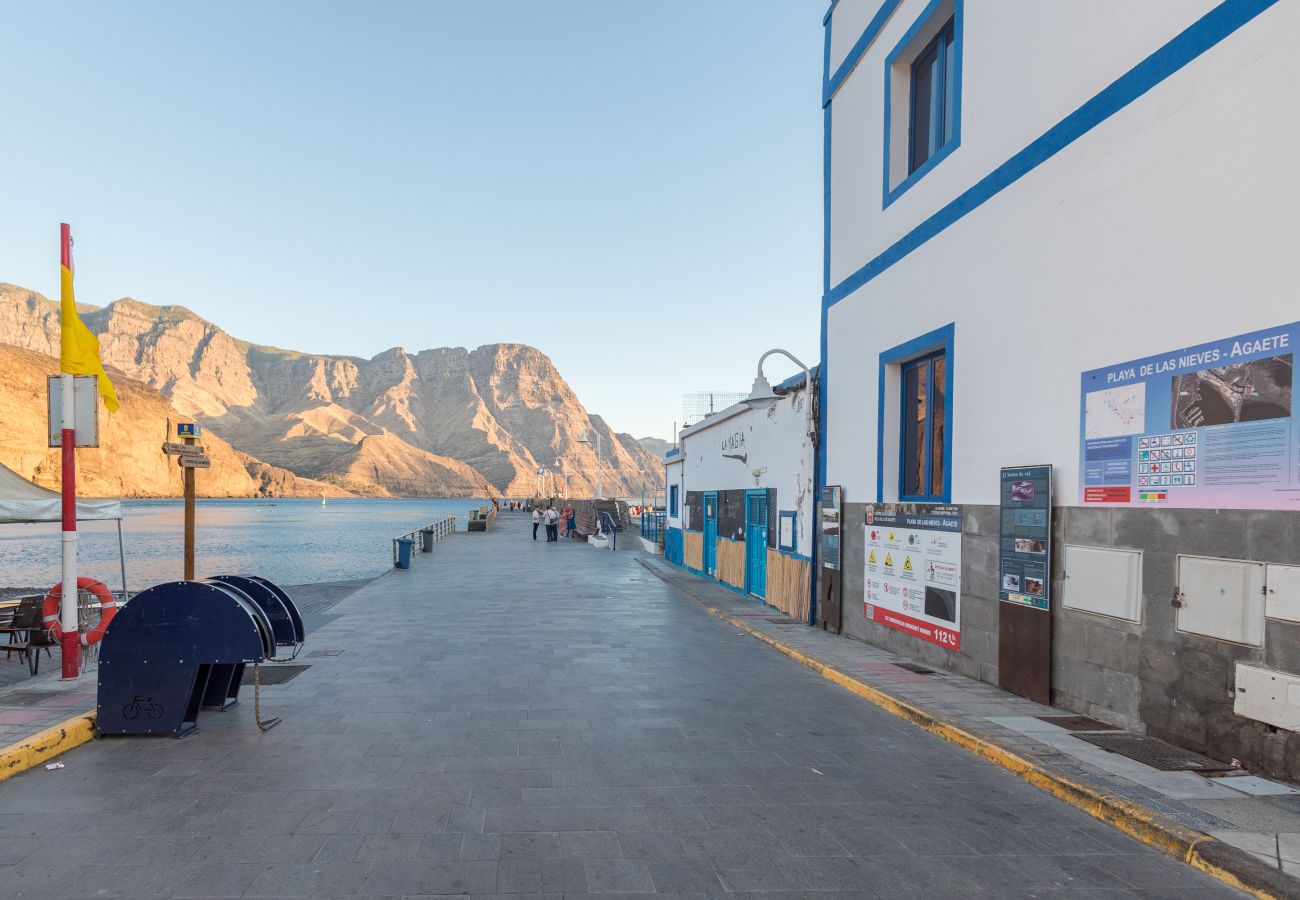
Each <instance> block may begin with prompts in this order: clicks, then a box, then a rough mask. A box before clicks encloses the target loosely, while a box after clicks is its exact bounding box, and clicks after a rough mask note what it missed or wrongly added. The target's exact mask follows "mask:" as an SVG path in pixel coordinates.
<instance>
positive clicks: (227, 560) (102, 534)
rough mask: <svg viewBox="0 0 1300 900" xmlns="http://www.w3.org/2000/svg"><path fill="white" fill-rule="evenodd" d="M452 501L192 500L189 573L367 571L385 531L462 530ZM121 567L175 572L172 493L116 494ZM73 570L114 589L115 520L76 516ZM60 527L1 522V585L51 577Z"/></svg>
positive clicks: (138, 572)
mask: <svg viewBox="0 0 1300 900" xmlns="http://www.w3.org/2000/svg"><path fill="white" fill-rule="evenodd" d="M483 502H485V501H482V500H474V499H455V500H361V499H338V500H329V501H328V503H327V505H326V506H323V507H322V506H321V504H320V500H319V499H315V500H312V499H301V500H199V501H198V506H197V510H196V513H195V522H196V525H195V535H196V539H195V540H196V545H197V554H196V563H195V574H196V575H198V576H199V577H203V576H205V575H218V574H223V573H231V572H243V573H249V574H253V575H261V576H263V577H265V578H269V579H271V580H272V581H278V582H281V583H283V584H304V583H307V582H313V581H344V580H351V579H355V578H372V577H374V576H376V575H379V574H381V573H383V572H384V571H385V570H387V569H388V568H390V567H391V566H392V539H393V538H395V537H397V536H398V535H400V534H403V533H405V532H408V531H413V530H414V529H416V528H419V527H421V526H423V525H427V524H429V523H430V522H434V521H437V520H438V519H441V518H444V517H446V516H456V527H457V529H458V530H461V531H463V530H464V529H465V519H466V517H467V514H468V511H469V510H470V509H476V508H477V507H478V506H479V505H480V504H481V503H483ZM122 507H123V515H124V517H125V518H124V521H123V523H122V529H123V540H124V542H125V544H126V575H127V581H128V583H129V584H130V585H131V587H132V588H137V587H145V586H148V585H150V584H156V583H158V582H160V581H170V580H174V579H179V578H180V577H181V575H182V574H183V570H182V560H181V550H182V532H181V528H182V523H183V507H182V504H181V501H180V500H128V501H124V502H123V503H122ZM80 528H81V539H80V542H79V543H80V548H79V551H78V558H79V560H80V572H81V574H83V575H90V576H93V577H95V578H98V579H99V580H100V581H103V582H104V583H106V584H108V585H109V586H110V587H113V588H116V587H118V586H120V584H121V575H120V573H119V569H118V553H117V523H116V522H83V523H81V525H80ZM59 552H60V551H59V526H58V525H57V524H43V525H0V588H4V587H48V586H49V585H52V584H54V583H55V582H56V581H58V580H59Z"/></svg>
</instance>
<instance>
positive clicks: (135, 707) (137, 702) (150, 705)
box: [122, 694, 163, 719]
mask: <svg viewBox="0 0 1300 900" xmlns="http://www.w3.org/2000/svg"><path fill="white" fill-rule="evenodd" d="M142 712H143V713H144V714H145V715H146V716H148V717H149V718H151V719H161V718H162V714H163V708H162V704H159V703H154V702H153V697H143V698H142V697H141V696H140V695H139V694H136V695H135V699H134V700H132V701H131V702H130V703H128V704H127V705H126V706H124V707H122V718H124V719H134V718H137V717H138V716H139V715H140V713H142Z"/></svg>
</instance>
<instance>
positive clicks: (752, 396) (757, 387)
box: [740, 348, 817, 443]
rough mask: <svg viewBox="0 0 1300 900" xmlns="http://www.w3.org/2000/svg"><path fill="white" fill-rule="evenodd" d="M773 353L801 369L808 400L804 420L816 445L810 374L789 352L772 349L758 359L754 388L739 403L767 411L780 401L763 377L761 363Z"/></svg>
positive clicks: (809, 435)
mask: <svg viewBox="0 0 1300 900" xmlns="http://www.w3.org/2000/svg"><path fill="white" fill-rule="evenodd" d="M774 353H779V354H781V355H782V356H784V357H786V358H787V359H789V360H790V361H791V362H792V363H794V364H795V365H796V366H798V367H799V368H801V369H803V377H804V387H805V389H806V390H807V391H808V399H807V401H806V402H805V405H804V418H805V420H806V424H807V430H808V437H809V438H811V439H812V441H813V443H816V442H817V432H816V430H815V429H814V428H813V420H812V372H811V371H809V369H808V367H807V366H806V365H804V364H803V362H802V361H801V360H800V359H799V358H798V357H796V356H795V355H794V354H793V353H791V352H790V351H789V350H781V349H780V348H773V349H771V350H769V351H767V352H766V353H764V354H763V355H762V356H760V357H759V358H758V375H757V376H756V377H755V378H754V387H753V388H752V389H751V390H750V392H749V396H748V397H746V398H745V399H744V400H742V401H740V402H741V403H744V404H745V405H746V406H748V407H749V408H750V409H768V408H770V407H771V406H772V404H773V403H775V402H776V401H777V400H779V399H780V398H779V397H778V396H777V394H776V392H775V391H773V390H772V385H771V383H770V382H768V380H767V377H766V376H764V375H763V363H765V362H766V361H767V358H768V357H769V356H771V355H772V354H774Z"/></svg>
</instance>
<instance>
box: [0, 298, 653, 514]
mask: <svg viewBox="0 0 1300 900" xmlns="http://www.w3.org/2000/svg"><path fill="white" fill-rule="evenodd" d="M82 309H83V311H82V318H83V319H84V320H85V322H86V324H87V325H88V326H89V327H90V329H91V330H92V331H94V332H95V333H96V334H98V335H99V338H100V346H101V350H102V353H103V357H104V361H105V364H106V365H109V366H113V367H116V368H118V369H121V370H122V371H124V372H125V373H127V374H128V375H130V376H132V377H133V378H137V379H139V380H140V381H143V382H145V383H146V384H148V385H151V386H153V387H154V388H156V389H157V390H159V391H161V392H162V393H163V394H164V395H165V396H166V397H167V398H168V399H169V400H170V401H171V403H172V405H173V406H175V407H176V409H177V410H179V412H180V413H182V414H184V415H189V416H193V417H195V418H196V419H198V420H199V421H200V422H202V423H204V425H205V426H207V427H208V428H209V429H211V431H212V432H214V433H215V434H218V435H220V436H221V437H222V438H224V439H225V440H227V441H229V442H230V444H231V446H233V447H235V448H236V449H238V450H240V451H243V452H244V453H247V454H251V455H252V456H254V457H256V458H257V459H258V460H260V461H262V462H263V463H267V464H271V465H273V466H279V467H281V468H283V469H287V470H291V472H293V473H297V474H298V475H299V476H306V477H310V478H316V479H328V480H330V481H333V482H335V483H339V484H349V485H371V486H374V487H375V489H376V493H390V494H396V495H402V496H420V495H422V496H457V495H481V494H482V493H483V484H484V482H486V483H489V484H491V485H492V487H494V488H495V489H496V490H498V491H500V492H502V493H505V494H508V495H517V496H520V495H531V494H532V493H533V492H534V490H535V489H537V488H538V486H539V482H540V480H541V479H539V476H538V474H537V471H538V469H539V468H541V467H543V466H545V467H546V468H547V469H549V470H551V471H553V472H555V473H556V474H555V476H554V478H555V483H557V484H558V483H559V481H560V479H561V474H560V473H561V472H563V473H564V474H567V476H568V484H569V490H570V493H571V494H574V495H579V496H581V495H584V494H586V495H591V494H592V493H594V491H595V485H596V454H595V444H594V441H593V443H591V444H584V443H580V442H579V438H580V437H582V435H583V434H584V433H585V432H592V433H595V434H599V435H600V438H601V444H602V450H603V456H602V467H601V468H602V477H601V481H602V484H603V487H604V491H605V493H606V494H610V495H614V494H635V493H639V492H640V491H641V489H642V487H643V486H653V485H657V484H658V483H659V482H660V481H661V480H662V471H661V469H660V466H659V464H658V462H657V460H656V459H655V458H654V457H653V456H652V455H651V454H649V453H647V452H646V450H645V449H644V448H643V447H642V446H641V445H640V443H638V442H637V441H636V440H635V439H634V438H631V437H630V436H628V435H621V434H615V433H614V432H613V431H611V430H610V428H609V427H608V426H607V425H606V424H605V422H604V421H603V420H602V419H601V418H600V417H598V416H592V415H590V414H589V413H588V412H587V411H586V410H585V409H584V408H583V406H582V404H581V402H580V401H579V400H578V398H577V396H576V395H575V394H574V393H573V390H572V389H571V388H570V387H569V385H568V384H567V383H566V382H565V381H564V379H563V378H562V377H561V376H560V374H559V372H558V371H556V369H555V367H554V365H552V363H551V361H550V359H549V358H547V357H546V356H545V355H544V354H543V353H541V352H539V351H538V350H535V349H533V348H532V347H527V346H523V345H519V344H492V345H488V346H484V347H479V348H478V349H476V350H473V351H467V350H465V349H463V348H442V349H434V350H424V351H421V352H418V353H415V354H409V353H407V352H406V351H405V350H403V349H401V348H394V349H392V350H388V351H385V352H384V353H381V354H379V355H377V356H375V357H374V358H373V359H369V360H365V359H360V358H355V357H338V356H314V355H310V354H303V353H297V352H294V351H288V350H280V349H277V348H274V347H260V346H255V345H250V344H247V343H244V342H242V341H239V340H236V339H235V338H232V337H231V336H230V335H228V334H226V333H225V332H224V331H222V330H221V329H220V328H218V327H217V326H215V325H213V324H211V323H210V322H206V321H205V320H203V319H201V318H199V317H198V316H196V315H194V314H193V313H192V312H190V311H189V310H187V309H184V308H183V307H176V306H164V307H157V306H151V305H149V304H145V303H140V302H138V301H135V300H131V299H122V300H118V301H116V302H114V303H112V304H110V305H109V306H107V307H104V308H102V309H98V308H94V307H83V308H82ZM57 312H58V308H57V304H55V303H53V302H52V301H50V300H47V299H46V298H44V297H42V296H40V295H39V294H36V293H34V292H32V291H27V290H24V289H22V288H18V287H15V286H13V285H5V284H0V343H9V344H15V345H17V346H20V347H24V348H27V349H29V350H35V351H38V352H41V353H53V352H57V346H58V316H57ZM42 420H43V417H42ZM40 427H41V428H43V425H41V426H40ZM545 480H546V488H545V490H547V491H549V489H550V485H551V483H552V476H550V475H548V476H547V477H546V479H545Z"/></svg>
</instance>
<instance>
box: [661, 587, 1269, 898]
mask: <svg viewBox="0 0 1300 900" xmlns="http://www.w3.org/2000/svg"><path fill="white" fill-rule="evenodd" d="M647 568H649V567H647ZM651 571H654V570H653V569H652V570H651ZM672 587H674V588H675V589H678V590H679V592H680V593H682V594H684V595H685V596H687V597H689V598H690V599H691V600H693V601H694V602H695V603H697V604H698V605H699V606H702V607H703V608H704V609H705V611H707V612H708V613H709V615H711V616H714V617H715V618H718V619H721V620H722V621H724V622H726V623H727V624H729V625H732V626H735V627H736V628H738V629H740V630H741V631H743V632H745V633H746V634H748V635H750V636H751V637H755V638H757V639H758V640H760V641H762V642H763V643H765V644H767V645H768V646H770V647H772V648H773V649H775V650H777V651H779V652H781V653H784V654H785V655H786V656H788V657H790V658H791V659H793V660H794V661H795V662H797V663H799V664H800V665H802V666H804V667H806V668H808V669H811V670H812V671H814V672H816V673H817V674H818V675H821V676H822V677H823V678H825V679H826V680H828V681H831V682H834V683H835V684H838V685H839V686H840V687H842V688H844V689H845V690H847V691H850V692H851V693H853V694H855V695H857V696H858V697H861V698H862V699H863V700H866V701H867V702H869V703H872V704H874V705H876V706H878V707H880V708H881V709H883V710H885V711H886V712H889V713H892V714H893V715H895V716H898V717H899V718H901V719H905V720H907V721H908V722H911V723H912V724H913V725H916V726H917V727H918V728H922V729H924V730H926V731H928V732H930V733H931V734H934V735H937V736H938V737H941V738H943V739H944V740H946V741H949V742H951V743H954V744H956V745H957V746H959V747H962V748H964V749H965V750H968V751H970V752H971V753H974V754H975V755H977V756H979V757H981V758H983V759H986V760H988V761H989V762H991V763H993V764H994V765H997V766H1000V767H1002V768H1003V769H1006V770H1007V771H1008V772H1011V773H1013V774H1015V775H1017V776H1019V777H1020V778H1022V779H1024V780H1025V781H1027V782H1029V783H1030V784H1032V785H1034V786H1035V787H1037V788H1039V789H1041V790H1044V791H1046V792H1048V793H1049V794H1051V795H1052V796H1054V797H1057V798H1058V799H1060V800H1063V801H1064V802H1066V803H1068V804H1070V805H1071V806H1073V807H1074V808H1075V809H1079V810H1082V811H1083V812H1086V813H1087V814H1088V815H1090V816H1092V817H1093V818H1095V819H1099V820H1101V821H1103V822H1105V823H1106V824H1108V825H1111V826H1113V827H1115V828H1118V829H1119V830H1120V831H1122V832H1124V833H1125V834H1127V835H1129V836H1131V837H1133V838H1136V839H1137V840H1139V841H1141V842H1142V843H1144V844H1147V845H1148V846H1151V847H1155V848H1157V849H1159V850H1161V851H1163V852H1164V853H1167V854H1169V855H1170V856H1175V857H1177V858H1179V859H1181V860H1183V862H1185V863H1187V864H1188V865H1190V866H1192V867H1193V868H1196V869H1199V870H1200V871H1202V872H1205V873H1206V874H1207V875H1210V876H1212V877H1213V878H1216V879H1218V880H1219V881H1221V882H1223V883H1224V884H1226V885H1229V886H1230V887H1234V888H1236V889H1237V890H1239V891H1242V892H1244V893H1246V894H1249V895H1250V896H1252V897H1258V898H1261V900H1282V898H1283V897H1284V896H1285V895H1282V894H1275V893H1272V892H1270V891H1268V890H1265V889H1262V888H1260V887H1257V886H1255V885H1249V884H1246V883H1245V882H1243V881H1242V880H1241V878H1239V877H1238V876H1237V875H1236V874H1235V873H1233V872H1232V871H1230V870H1229V869H1226V868H1224V867H1223V866H1221V865H1219V864H1218V863H1216V862H1214V861H1212V860H1211V859H1208V858H1207V857H1206V855H1204V854H1203V853H1202V852H1201V848H1202V846H1203V845H1204V846H1205V847H1206V848H1207V849H1208V848H1209V847H1210V846H1211V845H1219V846H1222V843H1221V842H1220V841H1217V840H1216V839H1215V838H1212V837H1210V835H1208V834H1205V833H1203V832H1200V831H1195V830H1194V829H1191V828H1186V827H1184V826H1182V825H1179V824H1178V823H1176V822H1173V821H1170V820H1168V819H1163V818H1160V817H1157V816H1154V815H1152V814H1151V813H1150V812H1148V811H1147V810H1146V809H1144V808H1142V807H1141V806H1139V805H1138V804H1135V803H1132V802H1130V801H1128V800H1126V799H1125V798H1123V797H1120V796H1118V795H1115V794H1110V793H1107V792H1104V791H1099V790H1097V789H1095V788H1091V787H1088V786H1087V785H1083V784H1079V783H1077V782H1075V781H1071V780H1070V779H1069V778H1066V777H1065V776H1063V775H1060V774H1057V773H1055V772H1051V771H1049V770H1047V769H1045V768H1044V767H1043V766H1041V765H1040V764H1039V763H1036V762H1034V761H1033V760H1030V759H1026V758H1025V757H1023V756H1020V755H1019V754H1017V753H1013V752H1011V751H1010V750H1007V749H1006V748H1004V747H999V746H997V745H996V744H994V743H992V742H991V741H988V740H985V739H984V738H981V737H979V736H978V735H975V734H972V733H971V732H969V731H966V730H965V729H963V728H958V727H957V726H956V725H953V724H952V723H950V722H945V721H943V720H942V719H939V718H936V717H935V716H933V715H931V714H930V713H928V712H926V711H925V710H923V709H919V708H918V707H915V706H912V705H911V704H910V703H906V702H904V701H902V700H899V699H898V698H897V697H894V696H892V695H890V694H886V693H885V692H884V691H882V690H880V689H879V688H875V687H872V686H871V685H869V684H866V683H865V682H862V681H859V680H858V679H856V678H854V677H853V676H851V675H846V674H845V673H843V672H841V671H839V670H838V669H836V668H834V667H833V666H828V665H827V664H826V663H823V662H821V661H819V660H816V659H813V658H812V657H810V656H808V655H807V654H805V653H802V652H800V651H799V650H796V649H795V648H794V647H791V646H789V645H788V644H784V643H782V642H781V641H778V640H777V639H776V638H773V637H771V636H769V635H766V634H764V633H763V632H761V631H759V630H758V629H756V628H754V627H753V626H752V625H750V624H749V623H748V622H744V621H742V620H740V619H738V618H736V617H735V616H732V615H729V614H727V613H725V612H723V611H722V610H720V609H716V608H714V607H712V606H710V605H709V604H707V603H705V602H703V601H701V600H699V599H698V598H696V597H693V596H691V595H690V594H688V593H686V592H685V591H683V590H681V589H680V588H678V587H677V586H676V585H672Z"/></svg>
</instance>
